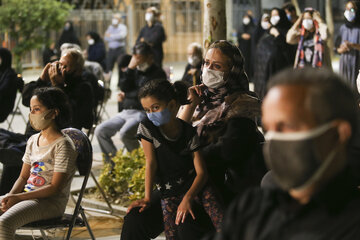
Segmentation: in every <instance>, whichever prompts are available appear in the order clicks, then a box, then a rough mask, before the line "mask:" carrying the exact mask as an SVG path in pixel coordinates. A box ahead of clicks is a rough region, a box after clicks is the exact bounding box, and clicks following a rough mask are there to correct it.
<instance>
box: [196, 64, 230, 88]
mask: <svg viewBox="0 0 360 240" xmlns="http://www.w3.org/2000/svg"><path fill="white" fill-rule="evenodd" d="M202 82H203V83H204V84H205V86H207V87H208V88H219V87H221V86H223V85H225V80H224V72H220V71H215V70H212V69H209V68H203V72H202Z"/></svg>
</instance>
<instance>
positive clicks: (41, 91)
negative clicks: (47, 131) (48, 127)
mask: <svg viewBox="0 0 360 240" xmlns="http://www.w3.org/2000/svg"><path fill="white" fill-rule="evenodd" d="M33 96H37V98H38V100H39V101H40V102H41V104H42V105H44V106H45V107H46V108H47V109H58V110H59V114H58V115H57V116H56V117H55V123H56V126H57V128H58V129H63V128H66V127H69V125H70V123H71V109H70V105H69V100H68V97H67V96H66V94H65V93H64V92H63V91H62V90H61V89H60V88H57V87H43V88H37V89H35V90H34V92H33Z"/></svg>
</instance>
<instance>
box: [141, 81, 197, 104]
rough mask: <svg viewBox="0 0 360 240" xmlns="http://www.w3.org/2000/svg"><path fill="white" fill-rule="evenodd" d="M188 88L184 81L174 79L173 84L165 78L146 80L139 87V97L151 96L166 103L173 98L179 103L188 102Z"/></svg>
mask: <svg viewBox="0 0 360 240" xmlns="http://www.w3.org/2000/svg"><path fill="white" fill-rule="evenodd" d="M187 91H188V88H187V86H186V84H185V83H183V82H181V81H176V82H174V83H173V84H172V83H170V82H169V81H167V80H166V79H156V80H151V81H148V82H146V83H145V84H144V86H142V87H141V88H140V91H139V99H142V98H145V97H148V96H151V97H154V98H156V99H158V100H160V101H164V102H166V103H168V102H170V101H171V100H173V99H174V100H175V101H176V102H177V103H178V104H179V105H185V104H189V103H190V102H189V100H188V99H187V96H188V95H187Z"/></svg>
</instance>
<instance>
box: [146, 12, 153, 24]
mask: <svg viewBox="0 0 360 240" xmlns="http://www.w3.org/2000/svg"><path fill="white" fill-rule="evenodd" d="M153 20H154V14H153V13H145V21H147V22H152V21H153Z"/></svg>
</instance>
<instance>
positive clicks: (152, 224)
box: [121, 41, 266, 240]
mask: <svg viewBox="0 0 360 240" xmlns="http://www.w3.org/2000/svg"><path fill="white" fill-rule="evenodd" d="M202 82H203V83H204V84H203V85H199V86H196V87H192V88H191V89H190V90H191V91H190V98H191V104H188V105H186V106H185V107H184V111H183V112H182V113H181V114H180V115H179V116H180V118H181V119H183V120H185V121H188V122H191V120H195V121H199V122H198V126H197V127H198V130H197V131H198V133H199V134H200V143H201V146H202V147H203V148H202V150H203V158H204V160H205V162H206V164H207V166H208V172H209V178H210V180H211V181H212V182H213V183H215V184H216V186H217V187H218V190H219V191H220V192H221V193H222V196H223V198H224V200H225V203H226V204H227V203H229V202H230V201H231V200H232V199H233V197H234V196H235V195H236V194H237V193H238V192H241V191H242V190H244V189H245V188H247V187H250V186H254V185H260V181H261V178H262V176H263V175H264V174H265V172H266V167H265V164H264V161H263V158H262V150H261V143H262V142H263V141H264V138H263V136H262V134H261V133H260V132H259V131H258V129H257V125H256V121H255V119H256V118H257V117H260V101H259V100H258V99H257V98H256V97H254V94H253V93H252V92H249V84H248V79H247V76H246V73H245V72H244V58H243V57H242V54H241V52H240V50H239V49H238V48H237V47H236V46H235V45H233V44H231V43H229V42H227V41H217V42H215V43H213V44H212V45H210V47H209V49H208V51H207V53H206V55H205V61H204V64H203V74H202ZM196 108H197V109H198V110H197V112H196V117H195V118H193V117H192V116H193V113H194V111H195V109H196ZM154 194H157V193H156V192H155V193H154ZM159 199H160V197H158V200H156V198H155V196H154V195H153V196H152V199H151V205H150V207H149V208H148V209H146V210H144V212H143V214H139V211H138V210H136V209H134V210H132V211H130V212H129V213H128V214H127V215H126V216H125V220H124V225H123V229H122V235H121V239H123V240H127V239H150V238H155V237H156V236H157V235H158V234H160V233H161V232H162V231H163V222H162V215H161V206H160V200H159ZM196 210H197V211H198V213H197V214H198V215H197V216H198V217H197V220H198V221H197V222H195V224H194V222H193V221H192V218H187V219H186V220H185V221H184V223H183V224H181V226H180V228H178V234H179V236H181V237H182V239H201V237H202V236H204V234H206V233H207V232H208V231H211V227H209V225H211V222H209V220H208V219H207V218H206V215H205V214H201V212H202V213H203V212H204V210H203V209H202V208H197V209H196ZM200 217H201V220H200V221H199V218H200Z"/></svg>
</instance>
